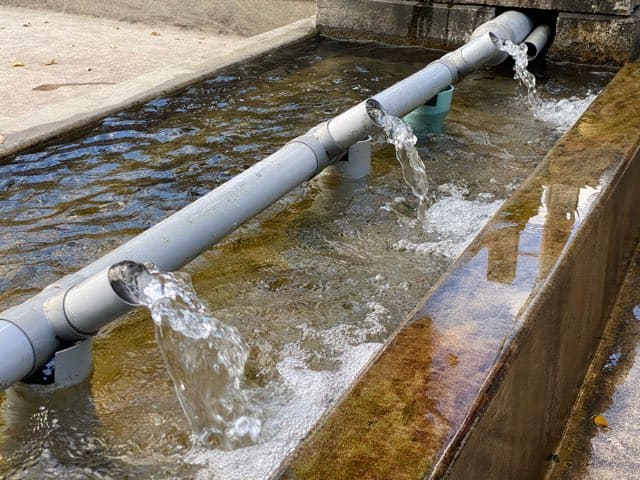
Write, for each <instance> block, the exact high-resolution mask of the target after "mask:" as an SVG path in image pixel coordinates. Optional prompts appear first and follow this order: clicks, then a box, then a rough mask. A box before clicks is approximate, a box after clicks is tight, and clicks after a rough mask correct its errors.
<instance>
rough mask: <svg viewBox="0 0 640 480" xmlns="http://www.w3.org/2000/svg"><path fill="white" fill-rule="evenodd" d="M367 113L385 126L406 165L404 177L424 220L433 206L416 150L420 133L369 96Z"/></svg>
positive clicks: (427, 181) (397, 155) (403, 163)
mask: <svg viewBox="0 0 640 480" xmlns="http://www.w3.org/2000/svg"><path fill="white" fill-rule="evenodd" d="M366 110H367V114H368V115H369V118H370V119H371V121H372V122H373V123H374V124H376V125H377V126H379V127H381V128H383V129H384V133H385V134H386V136H387V142H389V143H390V144H392V145H393V146H394V147H395V149H396V158H397V159H398V162H400V167H401V168H402V176H403V178H404V180H405V182H406V183H407V184H408V185H409V187H410V188H411V192H412V193H413V194H414V195H415V196H416V197H417V199H418V208H417V213H416V216H417V217H418V220H420V221H424V220H425V219H426V216H427V209H428V208H429V205H430V202H429V196H428V195H429V179H428V177H427V169H426V168H425V166H424V162H423V161H422V158H420V154H419V153H418V150H416V146H415V145H416V142H417V139H416V136H415V135H414V134H413V130H411V126H410V125H409V124H407V123H406V122H404V121H403V120H402V119H400V118H398V117H394V116H393V115H390V114H388V113H387V112H385V110H384V107H383V106H382V105H381V104H380V103H379V102H378V101H376V100H374V99H369V100H367V103H366Z"/></svg>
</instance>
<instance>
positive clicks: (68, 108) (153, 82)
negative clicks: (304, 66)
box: [0, 17, 316, 159]
mask: <svg viewBox="0 0 640 480" xmlns="http://www.w3.org/2000/svg"><path fill="white" fill-rule="evenodd" d="M87 24H88V25H89V24H90V23H87ZM28 28H31V27H28ZM0 32H1V30H0ZM147 35H148V36H149V38H152V39H153V38H154V36H152V35H151V31H149V32H148V33H147V32H145V36H147ZM313 35H316V30H315V20H314V18H313V17H311V18H307V19H305V20H300V21H298V22H294V23H292V24H290V25H287V26H285V27H281V28H279V29H275V30H272V31H269V32H266V33H263V34H260V35H256V36H254V37H250V38H247V39H237V41H234V42H231V43H229V44H227V45H219V46H217V47H213V48H211V45H210V46H209V47H210V48H206V49H204V50H203V51H201V52H197V54H195V55H192V56H190V57H189V58H186V59H185V60H184V61H182V62H179V61H176V62H175V63H171V64H164V66H162V67H160V68H155V69H151V70H150V69H149V68H148V67H149V64H148V63H147V64H145V65H146V66H145V67H144V68H143V69H142V70H141V71H136V73H138V75H137V76H130V77H127V78H125V79H122V78H121V77H118V75H120V74H119V73H117V72H114V73H112V74H111V75H112V76H113V78H118V80H119V81H118V82H116V81H113V83H114V84H113V85H110V84H106V85H93V86H89V87H90V88H92V91H91V92H90V93H85V94H84V95H76V96H73V97H71V98H65V99H62V100H63V101H60V102H52V103H51V104H48V105H46V106H41V105H39V104H38V105H37V107H41V108H34V106H33V105H32V106H31V108H30V109H29V110H28V111H27V112H26V113H23V114H22V115H19V116H10V117H9V118H7V117H6V116H4V114H5V111H6V109H2V110H0V111H2V114H3V116H4V118H2V117H1V116H0V136H1V137H2V138H0V140H1V141H0V159H1V158H3V157H7V156H9V155H13V154H15V153H17V152H18V151H20V150H23V149H26V148H29V147H32V146H34V145H37V144H38V143H41V142H44V141H47V140H50V139H52V138H54V137H56V136H59V135H63V134H65V133H68V132H71V131H73V130H75V129H78V128H83V127H87V126H88V125H90V124H91V123H92V122H95V121H98V120H99V119H101V118H104V117H105V116H107V115H110V114H112V113H114V112H118V111H121V110H123V109H126V108H130V107H132V106H134V105H138V104H140V103H143V102H145V101H148V100H151V99H153V98H156V97H158V96H162V95H166V94H168V93H170V92H174V91H176V90H179V89H180V88H184V87H185V86H187V85H189V84H191V83H193V82H196V81H199V80H203V79H205V78H207V77H209V76H211V75H212V74H213V73H214V72H216V71H218V70H220V69H223V68H226V67H229V66H231V65H235V64H238V63H241V62H246V61H248V60H250V59H252V58H255V57H258V56H260V55H264V54H266V53H267V52H269V51H272V50H274V49H277V48H284V47H286V46H288V45H291V44H292V43H295V42H298V41H300V40H302V39H304V38H308V37H309V36H313ZM99 38H101V37H99ZM39 39H40V41H46V36H41V37H39ZM169 45H172V43H169ZM27 48H29V47H28V46H27ZM134 48H135V45H134ZM141 48H142V47H141ZM194 49H195V47H194ZM156 53H157V51H156ZM49 56H51V55H49ZM49 56H46V57H42V58H48V57H49ZM54 58H55V57H54ZM156 60H157V58H156ZM45 61H46V60H45ZM126 61H127V58H126V57H125V58H119V57H112V58H111V59H110V61H109V62H107V63H105V64H104V68H105V69H108V68H109V67H111V68H113V69H118V65H119V63H120V62H125V63H126ZM61 63H62V60H61ZM55 67H56V65H51V66H46V67H45V66H42V67H36V68H43V69H45V68H48V69H52V68H55ZM3 68H4V67H3ZM6 68H13V69H15V68H23V67H6ZM123 70H125V71H126V67H125V68H124V69H123ZM47 71H51V72H52V73H51V77H50V80H49V82H47V83H49V84H56V83H66V80H62V81H60V80H56V77H55V75H54V73H53V72H54V70H47ZM89 73H91V72H89ZM33 75H36V74H35V73H33ZM91 78H93V79H94V80H93V81H95V78H97V77H91ZM103 78H106V77H103ZM77 79H78V80H81V81H80V82H78V83H83V82H85V81H86V80H85V77H77ZM38 82H40V80H38ZM10 83H11V82H5V83H4V85H3V87H2V88H3V89H6V90H4V91H5V93H4V95H5V96H6V97H8V98H10V97H11V95H16V94H17V93H16V92H15V91H12V89H11V88H10ZM107 83H108V82H107ZM34 86H35V85H34ZM32 93H38V94H40V93H49V92H32ZM16 100H17V101H20V99H19V98H18V99H16ZM11 101H13V100H11ZM23 101H25V102H27V97H25V98H24V99H23Z"/></svg>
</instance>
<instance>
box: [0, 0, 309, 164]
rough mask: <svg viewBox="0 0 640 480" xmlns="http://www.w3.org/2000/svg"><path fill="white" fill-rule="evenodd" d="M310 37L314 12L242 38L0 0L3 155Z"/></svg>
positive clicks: (0, 154) (271, 1) (0, 148)
mask: <svg viewBox="0 0 640 480" xmlns="http://www.w3.org/2000/svg"><path fill="white" fill-rule="evenodd" d="M264 3H265V7H266V6H268V5H271V4H278V5H279V4H280V3H282V0H267V1H265V2H264ZM294 3H295V2H294ZM302 3H304V4H305V5H307V6H309V5H311V6H313V3H309V2H302ZM311 9H313V8H311ZM307 10H309V8H307ZM302 11H306V10H302ZM290 13H291V12H285V13H283V17H286V18H290ZM312 35H315V20H314V18H313V17H309V18H306V19H302V20H298V21H297V22H293V23H291V24H287V25H285V26H283V27H280V28H277V29H274V30H270V31H267V32H264V33H261V34H259V35H255V36H252V37H243V36H242V35H239V34H223V33H216V31H215V30H211V29H209V30H207V29H203V30H194V29H181V28H179V27H176V26H173V27H172V26H166V25H160V26H159V25H157V24H156V25H155V26H152V25H147V24H143V23H136V24H131V23H126V22H122V21H118V20H109V19H103V18H96V17H88V16H82V15H74V14H68V13H60V12H53V11H47V10H32V9H24V8H15V7H7V6H0V159H1V158H3V157H7V156H9V155H12V154H14V153H16V152H18V151H20V150H23V149H25V148H29V147H31V146H34V145H37V144H39V143H41V142H43V141H46V140H49V139H51V138H52V137H54V136H58V135H62V134H65V133H68V132H70V131H72V130H74V129H77V128H80V127H83V126H86V125H87V124H90V123H91V122H95V121H97V120H99V119H100V118H103V117H104V116H106V115H110V114H112V113H114V112H117V111H120V110H123V109H125V108H129V107H131V106H134V105H137V104H140V103H142V102H145V101H148V100H151V99H152V98H155V97H158V96H161V95H165V94H168V93H170V92H173V91H176V90H178V89H180V88H183V87H185V86H186V85H189V84H190V83H193V82H195V81H199V80H202V79H204V78H207V77H208V76H210V75H212V74H214V73H215V72H216V71H218V70H220V69H222V68H225V67H227V66H230V65H233V64H238V63H242V62H246V61H248V60H250V59H252V58H255V57H257V56H260V55H264V54H265V53H267V52H269V51H270V50H272V49H275V48H282V47H286V46H288V45H290V44H292V43H295V42H297V41H300V40H301V39H303V38H306V37H309V36H312Z"/></svg>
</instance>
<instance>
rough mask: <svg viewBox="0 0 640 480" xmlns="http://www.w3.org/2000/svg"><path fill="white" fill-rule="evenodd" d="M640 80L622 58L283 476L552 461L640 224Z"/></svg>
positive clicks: (407, 472)
mask: <svg viewBox="0 0 640 480" xmlns="http://www.w3.org/2000/svg"><path fill="white" fill-rule="evenodd" d="M639 82H640V64H638V63H635V64H630V65H628V66H626V67H625V68H623V69H622V70H621V71H620V72H619V73H618V75H617V76H616V77H615V79H614V80H613V81H612V82H611V84H610V85H609V86H608V87H607V88H606V90H605V91H604V93H603V94H602V95H601V96H600V97H599V98H598V99H597V100H596V102H595V103H594V104H593V105H592V106H591V108H590V109H589V110H588V111H587V113H585V115H584V116H583V117H582V118H581V120H580V121H579V122H578V123H577V124H576V125H575V126H574V128H573V129H572V130H571V131H570V132H569V133H568V134H567V135H566V136H564V137H563V138H562V139H561V140H560V141H559V142H558V144H557V145H556V146H555V147H554V148H553V149H552V150H551V151H550V152H549V154H548V155H547V157H546V158H545V160H544V161H543V163H542V164H541V165H540V167H539V168H538V169H537V170H536V171H535V172H534V174H532V176H531V177H530V178H529V179H528V181H527V182H525V184H524V185H523V186H522V187H521V188H520V189H519V190H518V191H517V192H516V193H515V194H514V195H513V196H512V197H511V198H510V199H509V200H508V201H507V202H506V203H505V205H504V206H503V208H502V209H501V210H500V211H499V212H498V214H497V215H496V216H495V217H494V218H493V219H492V221H491V222H490V223H489V224H488V225H487V227H486V228H484V229H483V231H482V232H481V233H480V235H479V236H478V237H477V238H476V240H475V241H474V242H473V243H472V245H471V246H470V247H469V248H468V249H467V250H466V251H465V253H464V254H463V255H462V256H461V258H460V259H459V260H458V261H457V262H456V264H455V265H454V266H453V268H452V270H451V271H450V272H449V273H448V274H447V275H445V277H444V278H443V279H442V280H441V281H440V283H439V284H438V285H437V286H436V287H435V289H434V290H433V291H432V292H431V293H430V294H429V295H428V297H427V299H426V300H425V302H424V303H423V304H422V305H421V306H420V307H419V308H418V309H417V311H416V313H415V314H414V315H413V316H412V317H411V318H409V319H408V321H407V323H406V324H405V325H404V326H403V327H402V328H401V329H400V330H399V331H398V332H397V333H396V335H395V336H394V337H393V338H392V339H391V340H390V341H389V343H388V345H387V346H386V348H385V349H384V351H383V352H382V353H381V355H380V356H379V357H378V358H377V359H376V360H374V362H373V363H372V364H371V365H370V367H369V368H368V369H367V371H366V372H365V373H364V374H363V375H362V377H361V378H360V379H359V381H357V382H356V383H355V384H354V385H353V387H352V388H351V390H350V391H349V392H348V393H347V394H346V395H345V397H344V398H343V400H342V401H341V402H340V403H339V405H338V406H337V407H336V409H335V410H334V411H333V412H332V413H331V414H330V415H328V416H327V417H326V419H325V421H324V422H323V423H322V424H321V425H320V426H319V427H318V428H317V430H316V431H315V432H314V433H313V434H312V435H311V436H310V438H308V439H307V441H305V442H304V443H303V444H302V445H301V446H300V447H299V449H298V450H297V451H296V452H294V454H293V455H292V456H291V458H290V459H289V461H288V462H287V463H286V464H285V465H284V466H283V468H282V470H281V471H280V472H279V474H278V476H279V477H280V478H290V479H294V478H295V479H326V478H332V479H351V478H363V479H391V478H393V479H422V478H441V477H443V476H444V475H448V478H452V479H472V478H496V479H502V478H523V479H527V478H531V479H537V478H541V477H542V476H543V475H544V473H545V471H546V470H547V468H548V466H549V462H550V461H551V460H550V459H551V458H552V453H553V452H554V451H555V449H556V447H557V444H558V442H559V440H560V437H561V434H562V431H563V427H564V425H565V423H566V421H567V419H568V417H569V412H570V410H571V407H572V405H573V403H574V401H575V398H576V395H577V392H578V388H579V386H580V384H581V382H582V380H583V378H584V375H585V372H586V370H587V367H588V365H589V363H590V359H591V356H592V354H593V351H594V349H595V348H596V346H597V344H598V342H599V339H600V335H601V333H602V330H603V328H604V324H605V321H606V318H607V316H608V312H609V311H610V308H611V305H612V304H613V301H614V299H615V296H616V293H617V290H618V288H619V286H620V284H621V280H622V277H623V274H624V272H625V270H626V266H627V264H628V261H629V258H630V256H631V252H632V249H633V246H634V245H636V243H637V241H638V239H639V237H640V217H639V216H638V215H637V205H638V190H637V185H638V184H640V152H639V151H638V148H639V146H640V110H639V109H638V108H637V105H638V102H639V101H640V92H639V91H638V89H637V85H638V83H639ZM496 252H499V255H496V254H495V253H496ZM510 252H511V253H510Z"/></svg>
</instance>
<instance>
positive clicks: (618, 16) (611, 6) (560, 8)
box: [318, 0, 640, 65]
mask: <svg viewBox="0 0 640 480" xmlns="http://www.w3.org/2000/svg"><path fill="white" fill-rule="evenodd" d="M508 8H521V9H527V12H528V13H530V14H532V16H533V17H534V18H535V19H536V20H538V21H542V22H545V23H548V24H549V25H550V26H551V27H552V28H554V29H555V31H556V37H555V40H554V42H553V44H552V46H551V48H550V49H549V52H548V57H549V58H550V59H551V60H554V61H559V62H574V63H588V64H595V65H622V64H624V63H626V62H629V61H632V60H634V59H635V58H637V57H638V55H640V0H621V1H614V0H593V1H589V2H585V1H582V0H440V1H439V2H432V1H413V0H318V28H319V30H320V32H321V33H323V34H324V35H328V36H331V37H336V38H349V39H362V40H379V41H385V42H389V43H396V44H413V45H422V46H426V47H430V48H437V49H443V50H452V49H455V48H457V47H459V46H460V45H462V44H463V43H464V42H465V41H466V40H467V39H468V37H469V35H470V34H471V32H472V31H473V29H474V28H476V27H477V26H478V25H479V24H481V23H483V22H485V21H487V20H488V19H490V18H493V16H495V15H496V14H497V13H500V12H501V11H502V10H504V9H508ZM529 9H533V10H529Z"/></svg>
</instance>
